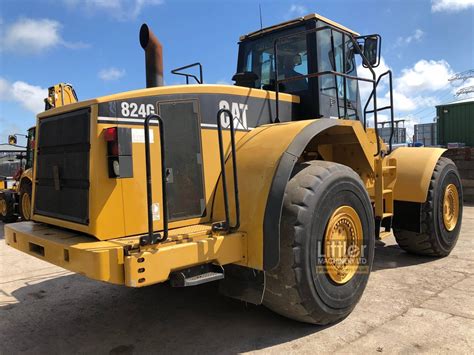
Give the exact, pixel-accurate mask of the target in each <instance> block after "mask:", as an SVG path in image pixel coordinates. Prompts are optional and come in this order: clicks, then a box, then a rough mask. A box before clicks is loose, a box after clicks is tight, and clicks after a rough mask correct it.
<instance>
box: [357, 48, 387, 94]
mask: <svg viewBox="0 0 474 355" xmlns="http://www.w3.org/2000/svg"><path fill="white" fill-rule="evenodd" d="M390 69H391V68H390V67H389V66H388V65H387V63H386V62H385V58H384V57H381V58H380V64H379V66H378V67H377V68H374V71H375V75H376V79H377V78H378V77H379V76H380V75H381V74H383V73H385V72H386V71H387V70H390ZM357 75H359V76H360V77H362V78H366V79H372V73H371V72H370V70H369V69H367V68H364V67H363V66H362V64H359V65H358V66H357ZM385 87H386V85H385V81H382V82H381V83H380V84H379V86H378V88H377V89H378V93H379V94H377V96H380V92H381V91H382V90H383V89H384V88H385ZM372 88H373V86H372V83H368V82H364V81H359V90H360V98H361V100H362V102H364V103H365V102H366V101H367V99H368V98H369V95H370V93H371V92H372Z"/></svg>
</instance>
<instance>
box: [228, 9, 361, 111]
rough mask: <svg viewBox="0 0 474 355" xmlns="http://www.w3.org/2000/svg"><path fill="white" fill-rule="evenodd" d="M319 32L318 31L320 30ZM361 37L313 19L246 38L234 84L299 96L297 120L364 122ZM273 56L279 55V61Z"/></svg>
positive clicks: (333, 24) (327, 21)
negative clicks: (359, 78)
mask: <svg viewBox="0 0 474 355" xmlns="http://www.w3.org/2000/svg"><path fill="white" fill-rule="evenodd" d="M317 28H320V30H316V29H317ZM357 36H358V34H357V33H355V32H353V31H351V30H349V29H347V28H345V27H343V26H341V25H339V24H336V23H334V22H332V21H330V20H328V19H326V18H324V17H322V16H319V15H316V14H313V15H308V16H306V17H304V18H299V19H296V20H293V21H288V22H285V23H283V24H280V25H276V26H272V27H269V28H266V29H262V30H260V31H256V32H253V33H250V34H248V35H245V36H242V37H241V38H240V42H239V57H238V64H237V74H236V75H235V76H234V78H233V80H234V81H235V82H236V83H235V85H238V86H246V87H250V88H256V89H263V90H272V91H276V84H275V83H276V82H277V81H278V84H279V85H278V91H279V92H285V93H289V94H293V95H298V96H299V97H300V99H301V104H300V105H299V111H298V112H297V115H296V118H297V119H309V118H322V117H325V118H345V119H352V120H356V119H361V116H362V114H361V105H360V95H359V87H358V84H357V80H356V79H350V78H347V77H343V76H339V75H335V74H333V73H326V74H324V72H339V73H345V74H347V75H349V76H353V77H356V76H357V71H356V61H355V53H356V50H355V49H354V45H353V39H356V38H357ZM275 52H276V53H277V55H276V57H275Z"/></svg>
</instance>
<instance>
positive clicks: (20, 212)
mask: <svg viewBox="0 0 474 355" xmlns="http://www.w3.org/2000/svg"><path fill="white" fill-rule="evenodd" d="M44 101H45V111H47V110H49V109H51V108H54V107H59V106H63V105H68V104H70V103H73V102H77V101H78V100H77V96H76V92H75V91H74V89H73V87H72V85H71V84H65V83H59V84H56V85H53V86H51V87H50V88H48V97H47V98H45V99H44ZM35 132H36V127H31V128H30V129H28V133H27V135H26V136H24V137H25V138H26V152H25V155H20V156H19V159H20V160H21V161H22V166H21V168H20V169H19V170H18V172H17V173H16V174H15V176H14V177H13V179H14V180H15V183H14V184H13V187H12V188H7V186H5V187H4V188H3V189H1V190H0V221H1V222H4V223H11V222H16V221H18V218H21V220H22V221H29V220H30V219H31V195H32V186H33V183H32V179H33V170H32V167H33V161H34V160H33V158H34V148H35ZM8 143H9V144H10V145H13V146H17V135H10V136H9V137H8ZM23 161H24V163H23Z"/></svg>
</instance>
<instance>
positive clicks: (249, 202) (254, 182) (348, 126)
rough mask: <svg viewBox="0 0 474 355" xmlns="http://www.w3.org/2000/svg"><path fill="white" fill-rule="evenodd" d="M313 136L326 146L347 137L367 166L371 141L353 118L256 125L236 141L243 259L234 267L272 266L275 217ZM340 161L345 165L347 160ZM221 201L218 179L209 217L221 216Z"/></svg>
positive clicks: (276, 255) (276, 232)
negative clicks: (211, 212)
mask: <svg viewBox="0 0 474 355" xmlns="http://www.w3.org/2000/svg"><path fill="white" fill-rule="evenodd" d="M336 131H337V132H336ZM326 132H327V134H325V133H326ZM335 133H338V135H339V136H337V135H336V134H335ZM317 136H318V139H319V140H318V142H320V143H321V144H326V145H327V144H338V142H339V140H344V141H345V140H347V139H349V138H350V144H352V145H357V146H358V147H359V151H358V152H360V155H361V157H360V158H361V161H363V162H364V164H365V168H366V170H367V171H372V170H373V169H372V167H373V154H374V153H375V150H374V149H375V148H374V147H375V145H374V144H373V142H370V139H369V137H368V135H367V134H366V132H365V131H364V129H363V127H362V125H361V124H360V122H358V121H348V120H335V119H314V120H304V121H293V122H285V123H279V124H271V125H264V126H260V127H257V128H255V129H254V130H252V131H251V132H249V133H247V134H246V135H245V136H243V137H242V138H241V139H240V140H239V141H238V143H237V171H238V182H239V195H240V198H239V201H240V213H241V216H240V217H241V224H240V228H239V230H240V231H241V232H245V233H246V234H247V257H248V258H247V260H245V261H244V262H241V263H240V265H242V266H246V267H251V268H254V269H257V270H270V269H272V268H274V267H276V266H277V265H278V263H279V259H280V218H281V212H282V208H283V199H284V193H285V188H286V185H287V182H288V180H289V179H290V176H291V173H292V171H293V168H294V166H295V164H296V162H297V161H298V159H299V158H300V157H301V155H302V153H303V152H304V151H305V149H306V148H307V147H308V144H310V142H312V141H313V140H314V138H315V137H317ZM332 140H334V142H333V141H332ZM324 158H325V159H326V157H324ZM330 158H331V157H329V159H330ZM333 158H337V156H334V157H333ZM341 163H346V164H347V162H341ZM231 169H232V159H230V158H229V159H228V161H227V164H226V172H227V177H228V182H227V188H228V190H229V208H230V214H231V216H234V215H235V211H234V206H235V204H234V196H233V194H232V193H231V192H230V191H232V186H233V183H234V182H233V179H232V170H231ZM222 200H223V198H222V182H221V181H220V182H219V185H218V187H217V189H216V194H215V200H214V206H213V220H222V219H224V212H223V210H224V208H223V203H222ZM231 219H232V218H231ZM232 222H233V221H231V223H232Z"/></svg>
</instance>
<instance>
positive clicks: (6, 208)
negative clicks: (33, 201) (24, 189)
mask: <svg viewBox="0 0 474 355" xmlns="http://www.w3.org/2000/svg"><path fill="white" fill-rule="evenodd" d="M17 220H18V216H17V215H16V214H15V196H14V193H13V192H12V191H11V190H3V191H0V221H1V222H3V223H11V222H16V221H17Z"/></svg>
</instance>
